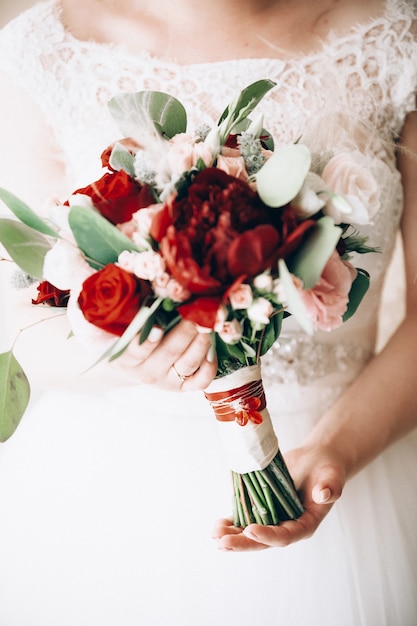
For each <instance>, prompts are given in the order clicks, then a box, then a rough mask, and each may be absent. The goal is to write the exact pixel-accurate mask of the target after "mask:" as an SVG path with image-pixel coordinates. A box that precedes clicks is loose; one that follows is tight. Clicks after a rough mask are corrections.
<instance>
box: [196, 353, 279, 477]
mask: <svg viewBox="0 0 417 626" xmlns="http://www.w3.org/2000/svg"><path fill="white" fill-rule="evenodd" d="M259 380H261V369H260V366H259V365H252V366H249V367H245V368H242V369H240V370H237V371H236V372H233V373H232V374H229V375H227V376H223V377H222V378H216V379H215V380H214V381H213V382H212V383H211V384H210V385H209V387H207V389H205V392H206V393H208V394H211V393H218V392H221V391H222V392H224V391H228V390H229V389H230V390H232V389H236V388H238V387H242V386H243V385H247V384H248V383H251V382H256V381H259ZM260 413H261V415H262V423H261V424H255V423H253V422H251V421H249V422H248V423H247V424H246V425H245V426H241V425H240V424H238V423H237V422H236V421H235V420H233V421H225V422H222V421H218V424H219V430H220V437H221V439H222V442H223V446H224V449H225V452H226V458H227V461H228V465H229V468H230V469H231V470H232V471H234V472H237V473H239V474H247V473H248V472H253V471H254V470H262V469H264V468H265V467H267V466H268V465H269V464H270V463H271V461H272V459H273V458H274V457H275V455H276V454H277V452H278V439H277V437H276V435H275V432H274V429H273V427H272V422H271V418H270V415H269V411H268V409H267V408H265V409H263V410H262V411H260Z"/></svg>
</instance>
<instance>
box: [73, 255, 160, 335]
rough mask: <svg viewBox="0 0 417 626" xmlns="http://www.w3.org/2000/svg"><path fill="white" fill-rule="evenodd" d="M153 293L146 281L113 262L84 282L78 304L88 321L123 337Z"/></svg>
mask: <svg viewBox="0 0 417 626" xmlns="http://www.w3.org/2000/svg"><path fill="white" fill-rule="evenodd" d="M151 294H152V291H151V288H150V286H149V284H148V283H147V282H146V281H144V280H141V279H140V278H137V277H136V276H135V275H134V274H131V273H129V272H126V271H125V270H123V269H121V268H120V267H118V266H117V265H114V264H112V263H110V264H109V265H106V266H105V267H104V268H103V269H102V270H99V271H98V272H95V273H94V274H92V275H91V276H89V277H88V278H87V279H86V280H85V281H84V283H83V287H82V291H81V293H80V295H79V298H78V305H79V307H80V309H81V311H82V313H83V315H84V317H85V319H86V320H87V321H88V322H90V323H91V324H94V325H95V326H98V327H99V328H102V329H103V330H106V331H107V332H109V333H113V335H118V336H121V335H122V334H123V333H124V331H125V330H126V328H127V327H128V326H129V324H130V322H131V321H132V320H133V318H134V317H135V315H136V313H137V312H138V311H139V309H140V308H141V306H142V304H144V301H145V300H146V298H147V297H148V296H150V295H151Z"/></svg>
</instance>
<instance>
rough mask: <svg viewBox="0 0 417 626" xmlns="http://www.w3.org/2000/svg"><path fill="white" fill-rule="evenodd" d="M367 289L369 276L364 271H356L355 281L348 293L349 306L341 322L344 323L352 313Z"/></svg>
mask: <svg viewBox="0 0 417 626" xmlns="http://www.w3.org/2000/svg"><path fill="white" fill-rule="evenodd" d="M368 287H369V275H368V274H367V272H365V271H364V270H361V269H358V273H357V275H356V278H355V280H354V281H353V283H352V287H351V288H350V291H349V304H348V308H347V310H346V312H345V314H344V315H343V321H344V322H346V321H347V320H348V319H349V318H350V317H352V315H353V314H354V313H356V310H357V308H358V306H359V305H360V303H361V302H362V299H363V297H364V295H365V294H366V292H367V291H368Z"/></svg>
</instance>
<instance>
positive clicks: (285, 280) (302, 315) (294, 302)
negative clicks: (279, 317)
mask: <svg viewBox="0 0 417 626" xmlns="http://www.w3.org/2000/svg"><path fill="white" fill-rule="evenodd" d="M278 269H279V277H280V280H281V282H282V286H283V288H284V292H285V297H286V305H287V310H288V312H289V313H291V315H293V316H294V318H295V319H296V320H297V322H298V323H299V324H300V326H301V328H302V329H303V330H304V331H305V332H306V333H307V334H308V335H312V334H313V330H314V329H313V323H312V321H311V319H310V318H309V316H308V314H307V310H306V308H305V306H304V304H303V301H302V300H301V298H300V294H299V293H298V291H297V289H296V288H295V286H294V283H293V279H292V276H291V274H290V272H289V270H288V268H287V266H286V263H285V261H284V260H283V259H280V260H279V261H278Z"/></svg>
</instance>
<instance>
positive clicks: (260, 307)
mask: <svg viewBox="0 0 417 626" xmlns="http://www.w3.org/2000/svg"><path fill="white" fill-rule="evenodd" d="M273 310H274V309H273V306H272V304H271V303H270V302H269V300H267V299H266V298H256V300H255V301H254V302H253V304H252V305H251V306H250V307H249V308H248V317H249V319H250V320H251V321H252V322H255V323H257V324H268V323H269V319H270V317H271V315H272V313H273Z"/></svg>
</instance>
